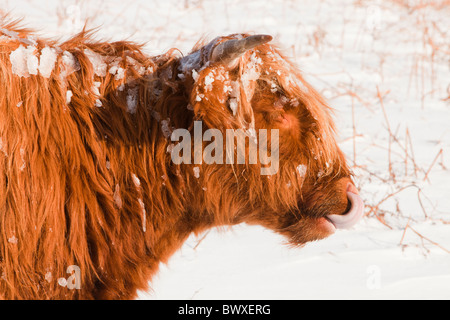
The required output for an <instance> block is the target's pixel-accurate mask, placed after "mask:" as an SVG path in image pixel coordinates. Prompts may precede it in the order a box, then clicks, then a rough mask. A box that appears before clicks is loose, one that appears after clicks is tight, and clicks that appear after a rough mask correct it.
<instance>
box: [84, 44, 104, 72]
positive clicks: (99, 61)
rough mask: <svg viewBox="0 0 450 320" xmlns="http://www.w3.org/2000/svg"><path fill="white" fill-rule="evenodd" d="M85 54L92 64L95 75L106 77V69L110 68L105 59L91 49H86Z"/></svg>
mask: <svg viewBox="0 0 450 320" xmlns="http://www.w3.org/2000/svg"><path fill="white" fill-rule="evenodd" d="M83 52H84V54H85V55H86V57H87V58H88V59H89V61H90V62H91V64H92V68H93V69H94V73H95V74H96V75H97V76H99V77H104V76H106V69H107V68H108V65H107V64H106V62H105V58H104V57H103V56H102V55H100V54H98V53H97V52H94V51H92V50H90V49H84V51H83Z"/></svg>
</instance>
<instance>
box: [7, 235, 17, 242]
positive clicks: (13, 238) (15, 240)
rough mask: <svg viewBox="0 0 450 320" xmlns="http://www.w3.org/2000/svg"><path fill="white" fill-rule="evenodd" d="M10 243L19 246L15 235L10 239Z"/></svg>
mask: <svg viewBox="0 0 450 320" xmlns="http://www.w3.org/2000/svg"><path fill="white" fill-rule="evenodd" d="M8 242H9V243H12V244H17V242H18V239H17V238H16V236H14V235H13V236H12V237H10V238H8Z"/></svg>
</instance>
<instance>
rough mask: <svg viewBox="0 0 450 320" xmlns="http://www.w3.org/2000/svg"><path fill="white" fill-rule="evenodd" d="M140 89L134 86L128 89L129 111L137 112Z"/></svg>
mask: <svg viewBox="0 0 450 320" xmlns="http://www.w3.org/2000/svg"><path fill="white" fill-rule="evenodd" d="M138 91H139V88H138V87H136V88H133V89H129V90H128V94H127V111H128V112H129V113H131V114H134V113H136V108H137V103H138Z"/></svg>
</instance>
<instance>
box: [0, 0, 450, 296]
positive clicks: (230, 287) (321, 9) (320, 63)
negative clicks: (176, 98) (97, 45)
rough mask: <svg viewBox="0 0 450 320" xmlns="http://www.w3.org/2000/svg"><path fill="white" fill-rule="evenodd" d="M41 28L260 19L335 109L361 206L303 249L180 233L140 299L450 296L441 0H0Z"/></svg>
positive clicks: (449, 174) (118, 33)
mask: <svg viewBox="0 0 450 320" xmlns="http://www.w3.org/2000/svg"><path fill="white" fill-rule="evenodd" d="M0 9H1V10H3V11H5V12H8V11H9V12H11V16H13V17H24V18H25V20H24V22H25V24H26V25H27V26H29V27H32V28H34V29H38V30H39V32H40V33H41V34H42V35H45V36H46V37H49V36H51V37H61V38H62V39H64V38H67V37H68V36H70V35H73V34H74V33H76V32H77V31H79V30H80V29H81V28H82V26H83V24H84V21H85V20H86V19H87V20H88V25H89V26H91V27H95V26H100V28H99V29H98V32H97V35H98V37H99V38H106V39H111V40H119V39H125V38H126V39H130V40H134V41H138V42H146V46H145V50H146V52H147V53H148V54H150V55H151V54H159V53H161V52H164V51H166V50H168V49H169V48H171V47H177V48H179V49H180V50H181V51H182V52H184V53H187V52H188V51H189V49H190V48H191V47H192V46H193V45H194V44H195V42H197V41H198V40H199V39H201V38H204V37H206V38H207V39H211V38H213V37H215V36H218V35H226V34H229V33H235V32H257V33H268V34H271V35H273V36H274V37H275V41H276V42H277V43H278V44H279V45H280V46H281V47H283V48H284V49H285V52H286V53H287V54H288V55H290V56H291V57H292V58H293V59H295V61H296V62H297V63H298V65H299V66H300V67H301V69H302V70H303V71H304V73H305V75H306V78H307V79H308V80H309V81H310V82H311V83H312V84H313V85H314V86H315V87H316V88H318V89H319V90H320V91H321V92H322V93H323V94H324V95H325V97H326V98H327V99H328V101H329V103H330V104H331V105H332V106H333V107H334V108H335V110H336V122H337V127H338V129H339V141H340V146H341V148H342V149H343V150H344V152H345V153H346V154H347V157H348V159H349V161H350V163H351V164H352V165H353V167H354V172H355V176H356V181H357V184H358V186H359V187H360V189H361V195H362V197H363V198H364V200H365V202H366V213H367V216H366V217H365V218H364V219H363V220H362V221H361V222H360V223H358V224H357V225H356V226H355V227H353V229H351V230H347V231H338V232H337V233H336V234H335V235H334V236H332V237H330V238H328V239H325V240H322V241H320V242H315V243H310V244H308V245H307V246H305V247H304V248H302V249H291V248H288V247H287V246H285V245H284V244H283V243H284V239H283V238H281V237H280V236H278V235H276V234H274V233H272V232H270V231H268V230H264V229H262V228H258V227H249V226H245V225H241V226H237V227H235V228H233V229H224V230H221V231H218V230H211V231H209V232H207V233H205V234H204V235H201V236H199V237H194V236H193V237H191V238H190V239H189V240H188V241H187V242H186V244H185V245H184V246H183V248H182V249H181V250H180V251H179V252H178V253H177V254H175V256H174V257H173V258H172V259H171V260H170V261H169V263H168V265H163V266H161V272H160V273H159V274H158V275H157V277H156V278H155V279H154V281H153V282H152V291H151V292H150V291H149V292H142V293H141V294H140V298H141V299H191V298H192V299H216V298H223V299H328V298H339V299H348V298H353V299H354V298H356V299H378V298H385V299H400V298H407V299H412V298H418V299H436V298H443V299H450V171H449V169H450V126H449V125H448V123H449V120H450V61H449V57H450V20H449V18H448V17H449V16H450V2H449V1H448V0H434V1H432V0H416V1H413V0H372V1H369V0H229V1H226V0H210V1H206V0H179V1H176V0H165V1H159V0H153V1H151V0H135V1H130V0H125V1H123V0H122V1H118V0H108V1H102V0H97V1H94V0H89V1H87V0H64V1H61V0H58V1H57V0H44V1H43V0H0Z"/></svg>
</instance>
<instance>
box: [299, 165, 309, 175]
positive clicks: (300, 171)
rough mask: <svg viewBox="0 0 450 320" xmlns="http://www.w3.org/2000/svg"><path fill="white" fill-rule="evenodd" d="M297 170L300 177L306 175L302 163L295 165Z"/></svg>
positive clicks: (305, 169)
mask: <svg viewBox="0 0 450 320" xmlns="http://www.w3.org/2000/svg"><path fill="white" fill-rule="evenodd" d="M297 172H298V174H299V175H300V177H302V178H304V177H306V172H307V168H306V166H305V165H304V164H299V165H298V166H297Z"/></svg>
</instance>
